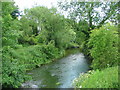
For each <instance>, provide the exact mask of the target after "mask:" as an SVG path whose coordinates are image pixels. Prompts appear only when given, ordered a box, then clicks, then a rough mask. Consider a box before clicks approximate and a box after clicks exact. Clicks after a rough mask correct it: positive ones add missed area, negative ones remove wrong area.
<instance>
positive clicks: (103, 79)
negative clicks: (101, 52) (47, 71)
mask: <svg viewBox="0 0 120 90" xmlns="http://www.w3.org/2000/svg"><path fill="white" fill-rule="evenodd" d="M73 85H74V86H75V88H118V87H119V82H118V66H116V67H110V68H106V69H104V70H101V71H99V70H95V71H94V70H92V71H89V72H88V73H86V74H82V75H80V76H79V78H77V79H75V80H74V82H73Z"/></svg>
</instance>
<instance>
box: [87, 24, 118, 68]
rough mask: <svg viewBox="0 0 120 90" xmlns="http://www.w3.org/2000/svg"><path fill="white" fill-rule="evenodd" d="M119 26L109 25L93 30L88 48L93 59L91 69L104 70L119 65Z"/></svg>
mask: <svg viewBox="0 0 120 90" xmlns="http://www.w3.org/2000/svg"><path fill="white" fill-rule="evenodd" d="M117 33H118V32H117V26H113V25H110V24H107V25H105V26H103V27H101V28H100V29H95V30H92V33H91V34H90V39H89V42H88V47H89V48H90V49H89V51H90V55H91V56H92V58H93V61H92V65H91V67H92V68H93V69H102V68H106V67H111V66H115V65H117V64H118V56H119V55H118V34H117Z"/></svg>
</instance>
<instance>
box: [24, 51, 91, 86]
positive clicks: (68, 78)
mask: <svg viewBox="0 0 120 90" xmlns="http://www.w3.org/2000/svg"><path fill="white" fill-rule="evenodd" d="M88 69H89V64H88V63H87V60H86V59H85V57H84V55H83V54H82V53H75V54H70V55H69V56H66V57H64V58H62V59H59V60H56V61H54V62H52V63H49V64H47V65H44V66H41V67H40V68H35V69H33V70H32V71H30V72H29V73H28V74H29V75H31V76H32V77H33V79H32V80H30V81H27V82H26V83H23V85H22V86H23V87H33V88H73V86H72V82H73V80H74V79H75V78H77V77H78V76H79V75H80V74H81V73H85V72H87V71H88Z"/></svg>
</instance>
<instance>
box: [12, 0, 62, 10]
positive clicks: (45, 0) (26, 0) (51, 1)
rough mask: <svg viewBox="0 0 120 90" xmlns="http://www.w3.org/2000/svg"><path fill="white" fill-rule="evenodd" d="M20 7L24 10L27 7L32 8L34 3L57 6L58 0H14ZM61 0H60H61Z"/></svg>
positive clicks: (49, 6)
mask: <svg viewBox="0 0 120 90" xmlns="http://www.w3.org/2000/svg"><path fill="white" fill-rule="evenodd" d="M14 1H15V4H16V5H18V7H19V9H20V10H21V11H23V10H24V9H25V8H32V7H33V6H34V5H40V6H46V7H48V8H51V7H52V6H55V7H56V6H57V1H58V0H14ZM59 1H60V0H59Z"/></svg>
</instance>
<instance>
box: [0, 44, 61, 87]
mask: <svg viewBox="0 0 120 90" xmlns="http://www.w3.org/2000/svg"><path fill="white" fill-rule="evenodd" d="M17 46H18V47H19V45H17ZM20 47H22V46H20ZM62 54H63V53H62V52H61V51H59V50H58V48H56V47H55V46H54V42H50V43H49V44H48V45H34V46H29V47H22V48H18V49H17V48H16V49H13V48H11V47H9V46H5V47H4V48H3V55H2V57H3V58H2V59H3V68H2V69H3V70H2V74H3V79H2V82H3V86H4V87H10V86H12V87H19V86H20V85H21V83H23V82H24V81H25V80H26V79H28V76H26V74H25V72H26V71H27V70H31V69H33V68H35V67H36V66H40V65H41V64H46V63H50V62H52V60H53V59H56V58H59V57H61V56H62Z"/></svg>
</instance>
